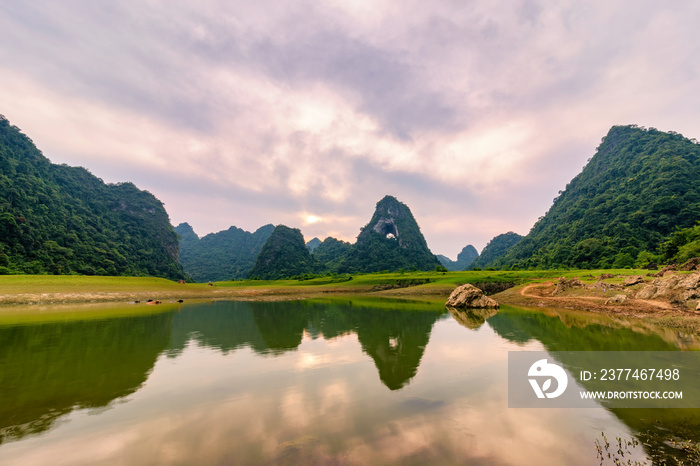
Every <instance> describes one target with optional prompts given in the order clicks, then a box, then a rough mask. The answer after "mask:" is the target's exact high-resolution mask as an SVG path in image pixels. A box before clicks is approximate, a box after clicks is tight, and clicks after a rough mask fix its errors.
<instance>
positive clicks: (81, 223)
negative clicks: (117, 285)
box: [0, 115, 184, 279]
mask: <svg viewBox="0 0 700 466" xmlns="http://www.w3.org/2000/svg"><path fill="white" fill-rule="evenodd" d="M177 257H178V240H177V235H176V234H175V232H174V231H173V227H172V226H171V225H170V220H169V218H168V214H167V213H166V211H165V209H164V208H163V204H162V203H161V202H160V201H159V200H158V199H156V198H155V197H154V196H153V195H152V194H150V193H149V192H146V191H141V190H139V189H138V188H136V186H134V185H133V184H131V183H120V184H105V183H104V182H103V181H102V180H101V179H99V178H97V177H95V176H94V175H92V174H91V173H90V172H88V171H87V170H86V169H84V168H77V167H69V166H67V165H55V164H52V163H51V162H50V161H49V160H48V159H47V158H46V157H44V156H43V154H42V153H41V151H39V150H38V149H37V148H36V146H34V144H33V142H32V141H31V139H29V138H28V137H27V136H25V135H24V134H22V132H21V131H20V130H19V128H17V127H15V126H12V125H10V123H9V122H8V121H7V119H5V117H3V116H1V115H0V273H4V274H8V273H28V274H44V273H50V274H69V273H78V274H85V275H133V276H140V275H150V276H157V277H165V278H170V279H179V278H183V277H184V275H183V272H182V268H181V267H180V265H179V264H178V262H177Z"/></svg>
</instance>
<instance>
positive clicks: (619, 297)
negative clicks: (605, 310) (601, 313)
mask: <svg viewBox="0 0 700 466" xmlns="http://www.w3.org/2000/svg"><path fill="white" fill-rule="evenodd" d="M625 301H627V296H625V295H623V294H616V295H615V296H613V297H612V298H609V299H608V300H607V301H605V304H620V303H624V302H625Z"/></svg>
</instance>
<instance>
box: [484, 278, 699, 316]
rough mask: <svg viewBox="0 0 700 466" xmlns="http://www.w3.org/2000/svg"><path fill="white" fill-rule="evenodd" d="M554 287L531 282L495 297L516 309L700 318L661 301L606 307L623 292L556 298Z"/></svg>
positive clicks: (571, 293) (587, 291)
mask: <svg viewBox="0 0 700 466" xmlns="http://www.w3.org/2000/svg"><path fill="white" fill-rule="evenodd" d="M555 288H556V284H555V283H553V282H551V281H548V282H543V283H532V284H529V285H526V286H523V287H517V288H511V289H509V290H506V291H503V292H501V293H498V294H496V295H494V296H493V297H494V298H495V299H496V300H497V301H498V302H499V303H501V304H510V305H515V306H529V307H557V308H564V309H577V310H583V311H591V312H600V313H607V314H617V315H628V316H636V317H644V316H649V315H654V316H656V317H662V316H666V315H674V316H678V315H685V316H699V315H700V312H698V311H694V310H691V309H687V308H685V307H681V306H678V305H674V304H672V303H671V302H669V301H662V300H651V299H634V298H631V299H630V298H628V299H627V300H626V301H625V302H623V303H615V304H605V302H606V301H607V300H608V299H609V298H610V297H612V296H613V295H615V294H624V293H621V292H620V291H609V292H607V293H603V292H602V291H598V290H591V289H576V290H571V291H567V292H565V293H562V294H559V295H557V296H552V293H553V292H554V289H555Z"/></svg>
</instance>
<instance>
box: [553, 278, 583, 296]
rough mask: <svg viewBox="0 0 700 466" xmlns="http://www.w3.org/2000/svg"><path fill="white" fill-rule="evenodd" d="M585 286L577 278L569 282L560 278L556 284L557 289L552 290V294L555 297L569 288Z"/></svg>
mask: <svg viewBox="0 0 700 466" xmlns="http://www.w3.org/2000/svg"><path fill="white" fill-rule="evenodd" d="M585 286H586V285H584V284H583V282H582V281H581V280H579V279H578V278H572V279H570V280H567V279H566V278H564V277H561V278H560V279H559V282H558V283H557V287H556V288H555V289H554V292H553V293H552V294H553V295H557V294H559V293H563V292H565V291H566V290H569V289H571V288H583V287H585Z"/></svg>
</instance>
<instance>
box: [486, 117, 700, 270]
mask: <svg viewBox="0 0 700 466" xmlns="http://www.w3.org/2000/svg"><path fill="white" fill-rule="evenodd" d="M699 179H700V145H699V144H698V143H696V142H695V141H691V140H689V139H687V138H685V137H683V136H682V135H680V134H678V133H674V132H668V133H666V132H662V131H658V130H656V129H654V128H649V129H644V128H640V127H637V126H634V125H632V126H614V127H613V128H612V129H611V130H610V132H609V133H608V135H607V136H605V138H603V141H602V142H601V144H600V146H599V147H598V149H597V152H596V154H595V155H594V156H593V158H591V159H590V161H589V162H588V164H587V165H586V166H585V168H584V169H583V171H582V172H581V173H580V174H579V175H578V176H576V177H575V178H574V179H573V180H571V182H570V183H569V184H568V185H567V186H566V189H565V190H564V191H562V192H560V195H559V197H557V198H556V199H554V203H553V205H552V207H551V208H550V209H549V211H548V212H547V213H546V214H545V215H544V217H542V218H540V220H539V221H538V222H537V223H536V224H535V225H534V226H533V227H532V230H531V231H530V233H529V234H528V235H527V236H526V237H525V238H524V239H523V240H522V241H520V242H519V243H518V244H517V245H516V246H514V247H513V248H512V249H510V250H509V251H508V252H507V253H506V255H505V256H503V257H502V258H500V259H498V260H497V261H496V262H495V263H494V264H493V265H495V266H516V267H523V268H555V267H556V268H558V267H567V266H568V267H577V268H608V267H615V268H618V267H626V266H632V265H634V263H635V260H636V259H637V258H638V257H639V255H640V253H643V255H644V254H649V252H655V251H656V249H657V247H658V246H659V244H661V243H662V242H664V241H665V240H667V239H668V238H669V236H670V235H671V234H672V233H673V232H674V230H676V229H683V228H690V227H692V226H693V225H695V223H696V222H697V221H698V220H700V183H698V180H699Z"/></svg>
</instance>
